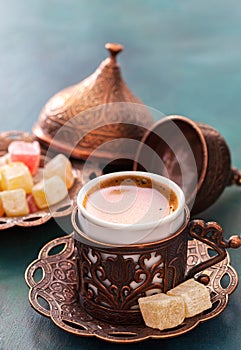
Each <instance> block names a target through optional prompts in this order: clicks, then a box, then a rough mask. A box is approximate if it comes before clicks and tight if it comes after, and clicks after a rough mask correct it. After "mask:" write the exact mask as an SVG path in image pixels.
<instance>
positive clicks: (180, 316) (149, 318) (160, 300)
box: [138, 293, 185, 330]
mask: <svg viewBox="0 0 241 350" xmlns="http://www.w3.org/2000/svg"><path fill="white" fill-rule="evenodd" d="M138 302H139V306H140V310H141V314H142V316H143V319H144V322H145V324H146V325H147V326H148V327H151V328H157V329H160V330H163V329H168V328H173V327H176V326H178V325H179V324H181V323H182V322H183V320H184V319H185V306H184V301H183V299H182V298H181V297H180V296H173V297H170V296H167V295H166V294H164V293H159V294H154V295H151V296H147V297H143V298H139V299H138Z"/></svg>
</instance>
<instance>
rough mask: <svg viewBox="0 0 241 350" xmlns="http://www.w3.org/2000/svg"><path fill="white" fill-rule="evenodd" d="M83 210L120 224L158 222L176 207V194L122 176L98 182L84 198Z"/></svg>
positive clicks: (144, 179) (140, 179)
mask: <svg viewBox="0 0 241 350" xmlns="http://www.w3.org/2000/svg"><path fill="white" fill-rule="evenodd" d="M83 206H84V207H85V209H86V210H87V211H88V212H89V213H90V214H92V215H93V216H94V217H96V218H99V219H101V220H103V221H107V222H114V223H120V224H134V223H147V222H155V221H159V220H160V219H162V218H163V217H165V216H167V215H168V214H170V213H171V212H173V211H175V210H176V208H177V206H178V199H177V196H176V194H175V193H174V192H173V191H172V190H170V189H169V188H167V187H166V186H164V185H161V184H159V183H155V181H152V180H151V179H150V178H148V177H136V176H121V177H116V178H114V179H108V180H105V181H101V182H100V183H99V184H98V185H96V186H94V187H93V188H92V189H91V190H90V191H89V192H88V193H87V195H86V196H85V198H84V201H83Z"/></svg>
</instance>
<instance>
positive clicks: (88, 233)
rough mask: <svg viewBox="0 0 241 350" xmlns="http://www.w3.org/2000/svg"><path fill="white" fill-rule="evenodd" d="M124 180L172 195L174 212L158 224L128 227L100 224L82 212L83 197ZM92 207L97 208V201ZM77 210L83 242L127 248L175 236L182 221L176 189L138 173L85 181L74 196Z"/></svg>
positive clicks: (157, 177) (182, 203)
mask: <svg viewBox="0 0 241 350" xmlns="http://www.w3.org/2000/svg"><path fill="white" fill-rule="evenodd" d="M128 177H131V178H132V179H133V177H134V179H136V178H138V179H141V180H148V181H151V182H153V183H155V184H156V185H160V186H162V187H164V188H166V189H168V191H173V193H174V194H175V196H176V197H175V198H176V199H177V205H176V209H175V210H174V211H173V212H171V213H169V214H168V215H166V216H164V217H162V218H161V219H158V220H154V221H150V222H148V220H147V221H146V222H144V223H138V222H134V223H128V224H126V223H118V222H117V223H116V222H110V221H106V220H103V219H102V218H100V217H96V216H94V215H93V214H92V213H90V212H89V211H88V210H87V209H86V207H85V201H86V197H87V196H88V195H89V194H90V193H91V191H95V189H96V188H97V189H98V188H99V186H100V185H101V184H102V186H103V184H105V183H108V181H109V180H113V179H114V180H118V179H119V180H120V179H121V180H122V179H128ZM138 181H139V180H138ZM106 187H108V186H106ZM96 204H97V206H99V207H101V201H100V202H98V203H96ZM143 205H144V206H145V205H146V203H143ZM77 206H78V221H79V222H78V224H79V225H80V229H81V231H80V232H81V233H82V234H83V235H84V238H85V239H87V240H89V241H91V242H92V243H96V244H98V243H104V244H107V245H129V244H141V243H148V242H155V241H158V240H162V239H165V238H167V237H169V236H171V235H172V234H173V233H175V232H176V231H177V230H178V229H179V228H180V227H181V225H182V224H183V222H184V219H185V212H184V207H185V198H184V194H183V192H182V190H181V189H180V187H179V186H178V185H176V184H175V183H174V182H173V181H171V180H169V179H168V178H166V177H163V176H160V175H157V174H152V173H146V172H140V171H123V172H115V173H110V174H106V175H102V176H99V177H97V178H95V179H93V180H91V181H89V182H88V183H87V184H85V185H84V186H83V187H82V188H81V189H80V191H79V193H78V196H77Z"/></svg>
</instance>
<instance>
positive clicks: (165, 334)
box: [25, 235, 238, 343]
mask: <svg viewBox="0 0 241 350" xmlns="http://www.w3.org/2000/svg"><path fill="white" fill-rule="evenodd" d="M57 248H62V250H61V252H58V253H56V254H53V253H54V249H57ZM76 257H77V251H76V250H75V247H74V238H73V236H72V235H70V236H65V237H61V238H57V239H55V240H53V241H51V242H49V243H48V244H47V245H46V246H44V247H43V249H42V250H41V251H40V253H39V256H38V259H37V260H35V261H34V262H33V263H32V264H31V265H30V266H29V267H28V268H27V270H26V273H25V279H26V282H27V284H28V286H29V287H30V291H29V301H30V303H31V305H32V306H33V308H34V309H36V310H37V311H38V312H40V313H41V314H43V315H45V316H48V317H50V318H51V319H52V321H53V322H54V323H55V324H56V325H57V326H58V327H60V328H62V329H63V330H65V331H67V332H69V333H73V334H75V335H79V336H94V337H97V338H100V339H103V340H105V341H109V342H116V343H132V342H139V341H143V340H146V339H150V338H154V339H162V338H171V337H175V336H178V335H181V334H184V333H186V332H189V331H190V330H191V329H193V328H195V327H196V326H197V325H198V324H199V323H200V322H204V321H207V320H210V319H212V318H214V317H216V316H217V315H219V314H220V313H221V312H222V311H223V310H224V309H225V308H226V306H227V304H228V298H229V295H230V294H231V293H233V292H234V290H235V289H236V287H237V284H238V275H237V273H236V271H235V270H234V268H233V267H232V266H231V265H230V258H229V254H228V253H227V256H226V257H225V259H224V260H222V261H221V262H219V263H218V264H215V265H213V266H212V267H209V268H208V269H205V270H204V271H202V274H204V275H205V276H208V277H209V278H208V279H206V280H207V281H209V283H208V288H209V291H210V295H211V301H212V308H211V309H209V310H207V311H205V312H203V313H201V314H199V315H196V316H194V317H192V318H188V319H185V320H184V322H183V323H182V324H181V325H180V326H179V327H176V328H174V329H170V330H164V331H160V330H157V329H152V328H149V327H146V326H145V325H144V324H140V325H114V324H111V323H106V322H102V321H98V320H97V319H95V318H94V317H92V316H90V315H89V314H88V313H87V312H86V311H85V310H84V308H83V307H82V306H81V305H80V304H79V302H78V289H79V280H78V272H77V262H76ZM208 258H210V256H209V252H208V246H207V245H206V244H204V243H202V242H200V241H197V240H196V239H193V240H192V241H188V257H187V264H188V268H187V270H189V269H191V268H192V267H194V266H195V265H196V264H198V263H200V262H202V261H205V260H206V259H208ZM38 270H41V271H42V278H41V279H40V280H39V279H38V280H36V276H35V274H36V272H37V271H38ZM198 276H199V274H197V275H196V277H198ZM200 276H201V275H200ZM224 278H225V279H226V280H228V283H225V284H223V283H222V280H223V279H224ZM41 299H44V300H45V301H46V302H47V304H48V306H49V307H47V308H45V307H44V306H42V304H41Z"/></svg>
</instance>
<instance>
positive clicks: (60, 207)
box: [0, 131, 101, 230]
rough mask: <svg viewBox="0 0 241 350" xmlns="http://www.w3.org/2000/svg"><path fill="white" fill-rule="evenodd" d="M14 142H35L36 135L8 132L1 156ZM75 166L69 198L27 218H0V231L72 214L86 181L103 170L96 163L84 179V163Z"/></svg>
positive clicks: (2, 136) (1, 144)
mask: <svg viewBox="0 0 241 350" xmlns="http://www.w3.org/2000/svg"><path fill="white" fill-rule="evenodd" d="M14 140H24V141H29V142H31V141H33V140H35V137H34V135H32V134H29V133H27V132H21V131H8V132H4V133H1V134H0V156H3V155H4V154H6V152H7V149H8V145H9V144H10V143H11V142H12V141H14ZM41 153H42V156H41V163H40V166H41V165H42V166H43V165H44V161H45V156H44V153H45V150H44V149H42V148H41ZM72 165H73V174H74V178H75V181H74V185H73V187H72V188H71V189H70V190H69V191H68V197H66V198H65V199H64V200H63V201H61V202H59V203H57V204H56V205H54V206H52V207H51V208H50V209H48V208H47V209H43V210H39V211H38V212H35V213H32V214H29V215H27V216H19V217H5V216H4V217H0V230H4V229H7V228H10V227H13V226H24V227H30V226H37V225H41V224H43V223H45V222H47V221H48V220H50V219H51V218H57V217H62V216H66V215H69V214H71V212H72V210H73V207H74V206H75V205H76V196H77V193H78V191H79V189H80V187H81V186H82V184H83V183H84V182H85V181H88V180H89V176H91V174H95V176H98V175H100V174H101V170H100V169H99V166H98V164H97V163H96V164H95V165H94V164H93V166H92V165H91V166H90V165H89V166H88V168H89V169H87V167H85V178H83V179H82V168H83V163H81V162H75V161H72Z"/></svg>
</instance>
